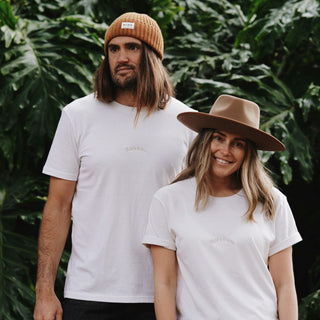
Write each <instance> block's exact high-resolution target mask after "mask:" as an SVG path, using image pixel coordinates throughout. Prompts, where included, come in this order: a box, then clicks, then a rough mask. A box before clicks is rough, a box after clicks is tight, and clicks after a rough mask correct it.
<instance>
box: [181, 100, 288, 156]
mask: <svg viewBox="0 0 320 320" xmlns="http://www.w3.org/2000/svg"><path fill="white" fill-rule="evenodd" d="M177 118H178V120H179V121H180V122H182V123H183V124H184V125H185V126H187V127H188V128H190V129H192V130H194V131H196V132H200V131H201V130H203V129H217V130H222V131H227V132H231V133H234V134H238V135H241V136H243V137H245V138H247V139H249V140H251V141H252V142H254V143H255V145H256V147H257V149H258V150H266V151H283V150H285V146H284V144H283V143H282V142H281V141H279V140H278V139H277V138H275V137H274V136H272V135H270V134H269V133H267V132H264V131H262V130H260V129H259V124H260V108H259V106H258V105H257V104H256V103H254V102H252V101H249V100H246V99H242V98H238V97H235V96H231V95H226V94H224V95H221V96H219V97H218V98H217V100H216V101H215V103H214V104H213V106H212V108H211V110H210V112H209V113H204V112H183V113H180V114H179V115H178V117H177Z"/></svg>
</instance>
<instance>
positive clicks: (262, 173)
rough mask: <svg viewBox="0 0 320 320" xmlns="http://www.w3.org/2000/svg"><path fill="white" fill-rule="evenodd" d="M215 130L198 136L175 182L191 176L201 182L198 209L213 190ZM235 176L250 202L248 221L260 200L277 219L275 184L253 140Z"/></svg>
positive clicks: (206, 131)
mask: <svg viewBox="0 0 320 320" xmlns="http://www.w3.org/2000/svg"><path fill="white" fill-rule="evenodd" d="M214 132H215V130H214V129H204V130H202V131H201V132H200V133H199V134H198V136H197V137H196V138H195V139H194V141H193V144H192V145H191V147H190V149H189V152H188V154H187V159H186V169H184V170H183V171H182V172H181V173H180V174H179V175H178V177H177V178H176V179H175V180H174V181H173V182H172V183H175V182H178V181H181V180H185V179H188V178H191V177H195V178H196V181H197V190H196V197H195V208H196V210H197V211H199V210H203V209H204V208H205V207H206V205H207V203H208V200H209V196H210V194H211V193H212V190H211V189H212V188H211V184H210V169H211V141H212V138H213V133H214ZM235 179H236V181H235V182H237V183H238V184H239V185H240V186H241V187H242V188H243V190H244V193H245V195H246V197H247V199H248V202H249V208H248V210H247V212H246V213H245V217H246V218H247V219H248V220H251V221H253V220H254V217H253V213H254V210H255V209H256V207H257V205H258V202H261V204H262V206H263V212H265V214H266V216H267V217H268V218H270V219H273V217H274V212H275V203H274V199H273V191H272V189H273V186H274V183H273V181H272V179H271V177H270V176H269V174H268V172H267V169H266V168H265V167H264V166H263V164H262V163H261V161H260V159H259V156H258V152H257V149H256V147H255V145H254V143H253V142H251V141H249V140H247V143H246V153H245V157H244V160H243V163H242V165H241V167H240V169H239V170H238V172H236V173H235Z"/></svg>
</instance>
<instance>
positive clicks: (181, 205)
mask: <svg viewBox="0 0 320 320" xmlns="http://www.w3.org/2000/svg"><path fill="white" fill-rule="evenodd" d="M195 192H196V180H195V178H191V179H187V180H183V181H180V182H177V183H174V184H172V185H169V186H166V187H163V188H161V189H160V190H159V191H158V192H156V194H155V195H154V197H153V200H152V203H151V208H150V212H149V221H148V225H147V229H146V233H145V236H144V239H143V243H144V244H154V245H159V246H163V247H165V248H168V249H171V250H175V251H176V256H177V261H178V270H177V277H178V279H177V293H176V304H177V319H179V320H195V319H196V320H198V319H201V320H215V319H221V320H257V319H259V320H264V319H265V320H274V319H277V297H276V291H275V287H274V284H273V281H272V278H271V275H270V272H269V270H268V258H269V257H270V256H272V255H273V254H275V253H277V252H279V251H281V250H283V249H285V248H287V247H289V246H291V245H293V244H295V243H297V242H299V241H300V240H301V236H300V234H299V233H298V231H297V228H296V225H295V221H294V218H293V216H292V212H291V210H290V207H289V205H288V202H287V200H286V197H285V196H284V195H283V194H282V193H281V192H280V191H279V190H277V189H274V197H275V202H276V213H275V218H274V220H268V219H267V218H266V217H265V215H264V214H263V213H262V212H261V209H262V206H261V204H259V205H258V207H257V208H256V210H255V212H254V219H255V222H248V221H247V220H246V219H245V218H244V213H245V212H246V211H247V209H248V202H247V199H246V197H245V195H244V192H243V190H241V191H240V192H238V193H237V194H235V195H232V196H229V197H210V199H209V202H208V205H207V207H206V208H205V209H204V210H203V211H198V212H197V211H195V209H194V201H195Z"/></svg>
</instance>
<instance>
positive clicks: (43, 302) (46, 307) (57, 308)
mask: <svg viewBox="0 0 320 320" xmlns="http://www.w3.org/2000/svg"><path fill="white" fill-rule="evenodd" d="M33 318H34V320H62V307H61V303H60V301H59V299H58V298H57V296H56V295H55V293H54V292H52V293H45V294H44V293H42V294H40V295H37V300H36V304H35V307H34V313H33Z"/></svg>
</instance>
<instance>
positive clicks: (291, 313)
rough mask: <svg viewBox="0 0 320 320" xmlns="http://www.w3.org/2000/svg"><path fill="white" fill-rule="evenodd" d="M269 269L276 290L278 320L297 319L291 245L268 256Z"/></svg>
mask: <svg viewBox="0 0 320 320" xmlns="http://www.w3.org/2000/svg"><path fill="white" fill-rule="evenodd" d="M269 270H270V273H271V276H272V279H273V282H274V285H275V288H276V292H277V298H278V314H279V320H297V319H298V302H297V294H296V288H295V283H294V273H293V263H292V247H289V248H287V249H284V250H282V251H280V252H278V253H276V254H274V255H272V256H271V257H269Z"/></svg>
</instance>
